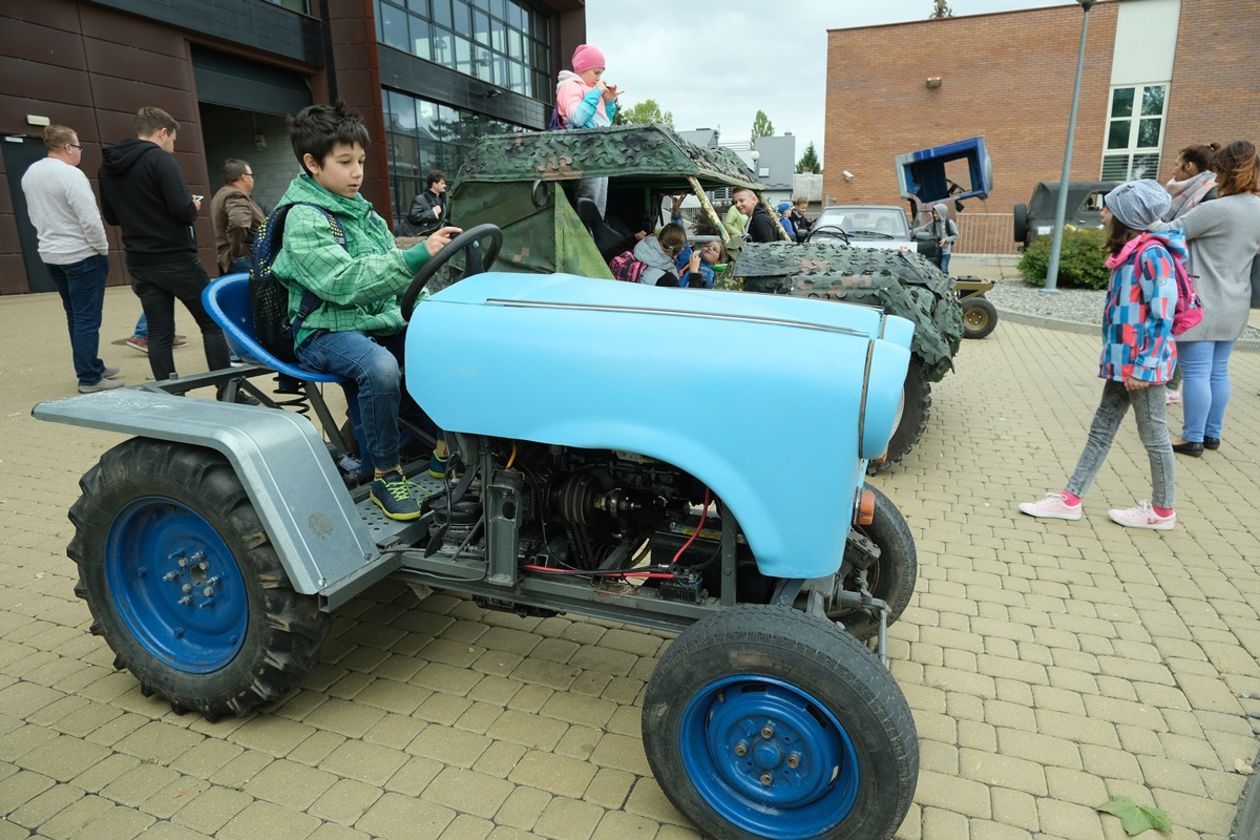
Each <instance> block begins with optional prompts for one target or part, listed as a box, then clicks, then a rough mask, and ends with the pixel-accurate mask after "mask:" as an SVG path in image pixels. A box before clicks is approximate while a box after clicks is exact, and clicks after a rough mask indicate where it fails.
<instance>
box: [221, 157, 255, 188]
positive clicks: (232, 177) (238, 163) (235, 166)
mask: <svg viewBox="0 0 1260 840" xmlns="http://www.w3.org/2000/svg"><path fill="white" fill-rule="evenodd" d="M248 171H249V164H248V163H246V162H245V161H243V160H241V159H240V158H228V159H227V160H225V161H223V183H225V184H235V183H236V182H237V181H239V180H241V176H242V175H244V174H245V173H246V172H248Z"/></svg>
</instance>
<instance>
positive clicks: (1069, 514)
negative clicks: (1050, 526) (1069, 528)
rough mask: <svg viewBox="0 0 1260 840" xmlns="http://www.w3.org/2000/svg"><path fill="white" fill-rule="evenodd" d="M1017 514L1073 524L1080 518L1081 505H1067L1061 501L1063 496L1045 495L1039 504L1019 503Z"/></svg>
mask: <svg viewBox="0 0 1260 840" xmlns="http://www.w3.org/2000/svg"><path fill="white" fill-rule="evenodd" d="M1019 512H1020V513H1026V514H1028V515H1029V516H1035V517H1037V518H1038V519H1067V520H1070V521H1073V522H1074V521H1076V520H1077V519H1080V518H1081V503H1080V502H1077V503H1076V504H1074V505H1069V504H1068V503H1067V502H1065V501H1063V494H1061V493H1047V494H1046V497H1045V498H1044V499H1042V500H1041V501H1040V502H1020V503H1019Z"/></svg>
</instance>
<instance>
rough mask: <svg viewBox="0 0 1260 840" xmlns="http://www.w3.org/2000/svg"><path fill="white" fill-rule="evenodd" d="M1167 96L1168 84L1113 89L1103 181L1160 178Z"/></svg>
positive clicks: (1103, 160) (1104, 155) (1104, 154)
mask: <svg viewBox="0 0 1260 840" xmlns="http://www.w3.org/2000/svg"><path fill="white" fill-rule="evenodd" d="M1167 99H1168V84H1167V83H1161V84H1151V85H1136V86H1130V87H1118V88H1112V90H1111V108H1110V113H1109V114H1108V118H1107V137H1106V140H1105V144H1106V148H1105V149H1104V151H1103V159H1102V177H1103V180H1107V181H1128V180H1130V179H1133V178H1158V177H1159V153H1160V147H1161V146H1162V145H1163V135H1164V117H1165V113H1166V111H1167Z"/></svg>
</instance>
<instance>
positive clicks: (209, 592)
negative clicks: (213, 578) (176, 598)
mask: <svg viewBox="0 0 1260 840" xmlns="http://www.w3.org/2000/svg"><path fill="white" fill-rule="evenodd" d="M201 594H202V595H205V596H206V597H207V598H209V597H210V596H211V595H213V594H214V587H213V586H207V587H206V588H205V589H203V590H201Z"/></svg>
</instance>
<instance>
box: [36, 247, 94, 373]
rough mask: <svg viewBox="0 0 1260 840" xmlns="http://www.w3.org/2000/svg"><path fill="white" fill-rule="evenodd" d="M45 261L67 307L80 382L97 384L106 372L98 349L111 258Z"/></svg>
mask: <svg viewBox="0 0 1260 840" xmlns="http://www.w3.org/2000/svg"><path fill="white" fill-rule="evenodd" d="M45 265H46V266H47V267H48V273H49V274H50V275H51V276H52V281H53V283H54V284H55V285H56V286H57V292H58V294H60V295H61V305H62V307H63V308H65V310H66V328H67V329H68V330H69V332H70V355H71V358H72V359H73V361H74V374H75V376H77V377H79V384H80V385H95V384H96V383H98V382H100V381H101V378H102V377H103V376H104V375H105V363H104V362H102V361H101V359H100V356H98V355H97V353H98V352H99V351H100V347H101V309H102V307H103V306H104V305H105V280H106V278H107V277H109V259H108V258H106V257H103V256H101V255H100V254H97V255H95V256H92V257H88V258H87V259H85V260H80V261H79V262H77V263H70V264H69V265H51V264H49V263H45Z"/></svg>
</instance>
